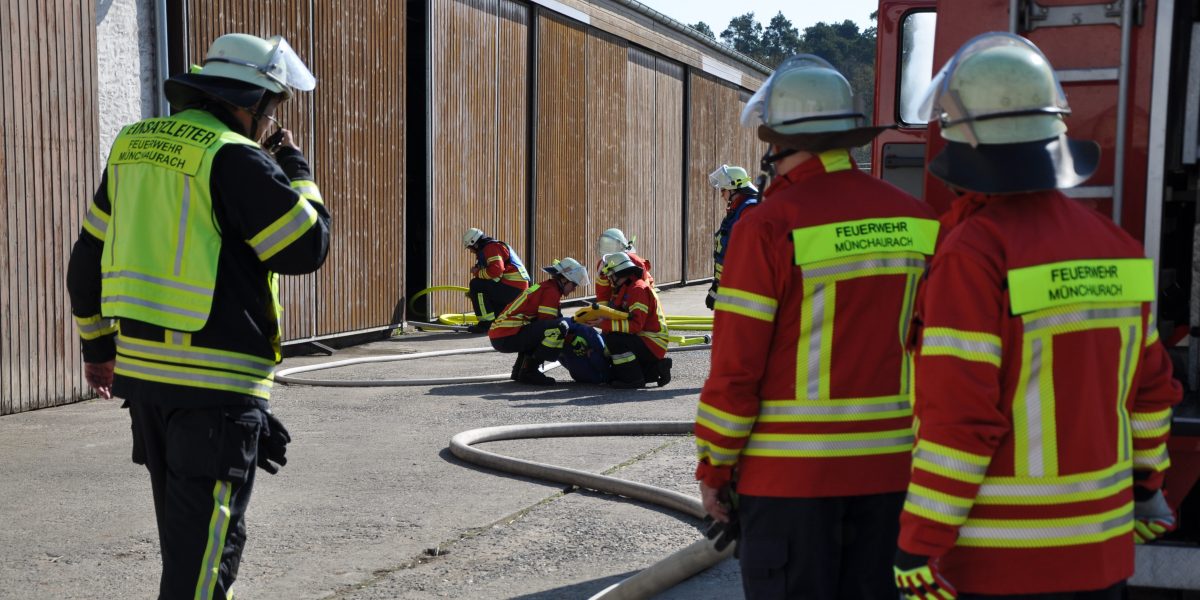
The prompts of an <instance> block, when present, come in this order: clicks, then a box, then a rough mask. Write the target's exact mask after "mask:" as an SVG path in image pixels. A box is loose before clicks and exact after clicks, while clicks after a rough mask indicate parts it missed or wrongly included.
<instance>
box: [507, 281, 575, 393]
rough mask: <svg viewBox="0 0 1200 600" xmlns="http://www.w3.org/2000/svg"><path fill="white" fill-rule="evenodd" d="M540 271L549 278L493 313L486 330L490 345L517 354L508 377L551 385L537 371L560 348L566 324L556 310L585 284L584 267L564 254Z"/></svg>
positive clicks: (559, 350)
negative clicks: (498, 311) (493, 317)
mask: <svg viewBox="0 0 1200 600" xmlns="http://www.w3.org/2000/svg"><path fill="white" fill-rule="evenodd" d="M542 270H543V271H545V272H546V273H549V274H550V279H547V280H546V281H543V282H542V283H539V284H537V285H533V286H530V287H529V288H528V289H526V290H525V291H523V292H521V294H520V295H519V296H517V299H516V300H513V301H512V302H511V303H510V304H509V305H508V306H506V307H504V310H503V311H501V312H500V314H499V315H497V316H496V321H495V322H494V323H493V324H492V327H491V329H489V330H488V338H489V339H490V340H491V342H492V347H493V348H495V349H496V350H497V351H499V352H505V353H513V352H515V353H516V354H517V361H516V362H515V363H514V364H513V370H512V379H513V380H514V381H518V382H521V383H529V384H533V385H553V384H554V378H553V377H549V376H547V375H546V374H545V373H542V372H541V371H540V370H539V367H541V365H542V362H544V361H548V360H554V359H555V358H557V357H558V355H559V353H560V352H562V349H563V341H564V340H566V337H567V331H568V329H569V326H568V324H567V321H566V320H565V319H563V317H562V312H561V311H560V310H559V303H560V302H561V301H562V297H563V296H566V295H569V294H570V293H571V292H574V291H575V289H576V288H579V287H586V286H587V285H588V283H589V280H588V273H587V269H586V268H584V266H583V265H581V264H579V261H577V260H575V259H573V258H571V257H567V258H564V259H562V260H556V261H554V264H552V265H550V266H548V267H542Z"/></svg>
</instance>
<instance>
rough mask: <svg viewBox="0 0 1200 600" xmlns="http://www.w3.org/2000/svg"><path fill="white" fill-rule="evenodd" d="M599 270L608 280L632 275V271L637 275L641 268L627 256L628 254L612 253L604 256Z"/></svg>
mask: <svg viewBox="0 0 1200 600" xmlns="http://www.w3.org/2000/svg"><path fill="white" fill-rule="evenodd" d="M600 268H601V269H602V270H603V271H604V274H605V275H607V276H608V277H609V278H610V279H611V278H613V277H622V276H624V275H628V274H632V273H633V272H634V271H636V272H637V273H639V274H640V273H641V272H642V268H641V267H639V266H638V264H637V263H635V262H633V258H631V257H630V256H629V253H628V252H614V253H612V254H606V255H604V258H603V265H602V266H601V267H600Z"/></svg>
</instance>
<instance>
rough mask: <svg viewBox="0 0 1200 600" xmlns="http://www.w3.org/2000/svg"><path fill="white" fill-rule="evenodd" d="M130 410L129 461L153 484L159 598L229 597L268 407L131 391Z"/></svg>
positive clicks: (242, 543)
mask: <svg viewBox="0 0 1200 600" xmlns="http://www.w3.org/2000/svg"><path fill="white" fill-rule="evenodd" d="M129 416H130V418H131V420H132V427H133V462H135V463H138V464H142V465H145V466H146V469H147V470H148V471H150V487H151V489H152V490H153V492H154V514H155V517H156V519H157V521H158V542H159V548H160V550H161V552H162V567H163V568H162V579H161V580H160V582H159V589H158V597H159V600H176V599H178V598H189V599H190V598H201V599H205V600H208V599H210V598H211V599H221V600H223V599H227V598H229V597H231V596H230V588H231V587H232V586H233V582H234V580H235V579H237V571H238V564H239V563H240V562H241V558H242V548H243V547H244V546H245V543H246V523H245V520H244V516H245V514H246V506H247V505H248V504H249V503H250V492H251V490H252V489H253V488H254V475H255V463H256V461H257V457H258V436H259V433H260V432H261V431H262V430H263V427H264V424H265V423H266V415H264V414H263V412H262V410H260V409H259V408H257V407H254V406H229V407H212V408H174V409H170V408H163V407H162V406H161V405H160V404H159V403H157V402H154V401H152V400H138V399H132V398H131V399H129Z"/></svg>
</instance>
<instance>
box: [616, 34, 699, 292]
mask: <svg viewBox="0 0 1200 600" xmlns="http://www.w3.org/2000/svg"><path fill="white" fill-rule="evenodd" d="M626 64H627V66H626V69H627V72H626V76H625V82H626V88H627V90H628V91H627V93H628V95H629V102H628V109H627V112H626V114H625V131H624V132H623V133H624V136H625V138H626V140H627V141H626V146H627V150H626V153H625V173H626V174H627V180H626V183H625V190H624V194H623V196H622V200H623V201H624V202H623V203H624V211H625V218H624V220H623V221H622V224H621V225H611V226H610V227H620V228H621V230H622V231H624V232H625V235H626V236H629V237H634V238H635V240H634V244H635V246H636V247H637V251H638V254H640V255H641V256H642V257H643V258H645V259H647V260H649V261H650V266H651V271H652V272H653V273H654V276H655V278H660V277H661V275H660V271H659V270H660V269H661V268H662V267H663V259H662V258H660V257H659V256H658V254H657V252H656V250H657V248H656V245H657V242H658V241H660V240H661V237H662V236H661V235H659V232H657V231H656V230H655V228H654V225H655V223H654V221H655V219H654V211H655V206H654V203H655V201H656V199H657V195H656V193H655V190H654V183H655V179H656V173H657V172H658V171H660V170H662V169H661V168H660V167H661V166H662V165H661V164H659V163H658V162H657V161H658V157H657V156H656V155H655V151H656V150H657V148H656V147H655V146H656V134H655V131H654V127H655V125H656V124H657V123H656V121H655V113H656V106H655V100H656V98H655V93H654V90H655V84H656V81H655V71H654V55H653V54H650V53H648V52H646V51H644V50H642V49H640V48H629V51H628V52H627V56H626ZM679 201H680V199H679V198H678V197H677V198H675V203H676V204H678V203H679ZM600 231H603V229H601V230H600ZM596 233H597V234H599V232H596ZM659 281H661V279H659Z"/></svg>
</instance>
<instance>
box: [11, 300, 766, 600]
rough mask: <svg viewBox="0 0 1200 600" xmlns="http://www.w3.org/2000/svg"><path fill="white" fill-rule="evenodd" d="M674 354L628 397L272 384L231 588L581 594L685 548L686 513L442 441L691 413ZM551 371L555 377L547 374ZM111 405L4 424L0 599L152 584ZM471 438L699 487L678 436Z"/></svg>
mask: <svg viewBox="0 0 1200 600" xmlns="http://www.w3.org/2000/svg"><path fill="white" fill-rule="evenodd" d="M705 291H706V286H694V287H686V288H678V289H672V290H666V291H663V292H662V293H661V297H662V300H663V303H664V306H665V307H666V311H667V312H668V313H670V314H681V315H705V314H709V313H708V311H707V310H706V309H705V308H704V305H703V297H704V293H705ZM487 345H488V344H487V340H486V338H485V337H484V336H480V335H469V334H459V333H407V334H405V335H400V336H396V337H392V338H390V339H388V340H385V341H376V342H372V343H368V344H364V345H360V346H354V347H351V348H346V349H342V350H339V351H338V352H337V354H336V355H335V356H333V357H321V356H305V357H296V358H290V359H287V360H285V361H284V365H283V366H284V367H289V366H298V365H302V364H310V363H315V362H325V361H329V360H334V359H344V358H351V357H357V356H379V355H392V354H403V353H414V352H422V351H429V350H443V349H451V348H475V347H484V346H487ZM673 358H674V362H675V366H674V379H673V381H672V382H671V383H670V384H669V385H668V386H666V387H663V388H657V387H649V388H646V389H642V390H629V391H622V390H613V389H611V388H608V387H606V386H595V385H581V384H575V383H563V384H560V385H557V386H554V387H550V388H536V387H529V386H524V385H519V384H515V383H510V382H504V383H485V384H452V385H441V386H429V387H367V388H340V387H338V388H335V387H309V386H289V385H277V386H276V390H275V392H274V394H273V398H272V401H271V404H272V406H273V410H274V412H275V413H276V414H277V415H278V416H279V417H280V418H281V419H282V420H283V422H284V423H285V424H286V425H287V426H288V428H289V430H290V431H291V434H292V437H293V442H292V444H291V445H290V446H289V448H288V458H289V462H288V465H287V466H286V467H284V468H283V470H282V471H281V472H280V474H279V475H276V476H270V475H267V474H265V473H263V472H261V471H260V473H259V477H258V481H257V482H256V489H255V492H254V496H253V499H252V501H251V504H250V509H249V512H248V517H247V528H248V538H249V541H248V543H247V547H246V550H245V553H244V555H243V560H242V565H241V570H240V574H239V579H238V583H237V585H236V586H235V591H236V593H237V596H238V598H239V599H250V600H262V599H339V600H342V599H344V600H350V599H353V600H377V599H378V600H382V599H391V598H442V597H444V598H539V599H542V598H545V599H549V598H587V597H589V596H591V595H592V594H594V593H596V592H598V591H599V590H601V589H604V588H605V587H607V586H609V585H611V584H612V583H615V582H617V581H619V580H621V579H623V578H625V577H627V576H629V575H631V574H633V573H635V572H637V571H638V570H640V569H643V568H645V567H647V566H649V565H650V564H652V563H654V562H656V561H658V560H659V559H661V558H663V557H665V556H667V555H668V554H670V553H671V552H673V551H675V550H677V549H679V548H682V547H684V546H686V545H687V544H688V543H690V542H692V541H694V540H696V539H698V537H699V535H700V534H699V529H698V527H699V522H698V521H697V520H696V519H694V518H691V517H687V516H682V515H679V514H675V513H671V512H668V511H665V510H664V509H659V508H657V507H653V506H649V505H645V504H642V503H639V502H635V501H631V500H628V499H624V498H620V497H616V496H611V495H606V494H599V493H595V492H589V491H581V490H577V489H564V486H562V485H557V484H550V483H546V482H541V481H535V480H531V479H526V478H521V477H515V476H508V475H503V474H498V473H496V472H493V471H488V470H484V469H481V468H477V467H474V466H472V465H469V464H466V463H463V462H462V461H460V460H458V459H457V458H455V457H453V456H452V455H451V454H450V452H449V450H448V444H449V441H450V438H451V437H452V436H454V435H455V434H456V433H459V432H461V431H465V430H468V429H474V428H477V427H487V426H493V425H509V424H522V423H554V422H595V421H628V420H633V421H636V420H646V421H654V420H690V419H692V418H693V416H694V414H695V409H696V402H697V398H698V395H699V391H700V387H701V386H702V385H703V382H704V378H705V377H706V375H707V372H708V367H709V353H708V352H707V351H697V352H683V353H679V354H676V355H673ZM511 365H512V361H511V357H510V356H502V355H499V354H474V355H464V356H451V357H439V358H432V359H424V360H420V361H404V362H394V363H378V364H370V365H360V366H353V367H346V368H341V369H338V370H331V371H320V372H317V373H312V374H311V376H314V377H322V378H326V377H328V378H345V379H399V378H405V377H414V378H426V377H451V376H462V375H478V374H495V373H500V374H507V373H508V372H509V369H510V368H511ZM550 374H551V375H555V376H557V377H558V378H559V379H560V381H562V379H564V378H565V372H563V371H562V370H561V369H559V370H555V371H551V372H550ZM300 376H301V377H303V376H304V375H300ZM119 406H120V404H119V402H117V401H103V400H93V401H87V402H81V403H77V404H73V405H70V406H64V407H58V408H52V409H45V410H39V411H34V412H30V413H22V414H17V415H11V416H6V417H4V418H0V481H3V482H4V483H3V485H2V486H0V507H2V508H0V517H2V522H3V526H2V527H0V599H7V598H22V599H41V598H46V599H56V600H70V599H93V598H108V597H126V598H152V597H154V596H155V594H156V591H157V581H158V575H159V557H158V541H157V532H156V530H155V525H154V515H153V506H152V504H151V499H150V486H149V476H148V475H147V473H146V471H145V469H144V468H142V467H140V466H138V465H135V464H133V463H131V462H130V460H129V455H130V447H131V441H130V433H129V418H128V416H127V412H126V411H124V410H121V409H120V408H119ZM483 447H485V448H486V449H488V450H492V451H495V452H499V453H501V454H505V455H509V456H515V457H520V458H527V459H533V460H538V461H542V462H549V463H553V464H558V465H563V466H569V467H574V468H578V469H584V470H589V471H593V472H597V473H606V474H610V475H614V476H617V477H623V478H628V479H631V480H635V481H640V482H645V483H650V484H653V485H658V486H661V487H665V488H668V489H673V490H678V491H682V492H685V493H688V494H690V495H693V496H695V495H697V489H696V484H695V482H694V481H693V479H692V469H693V468H694V458H693V446H692V440H691V438H690V437H689V436H648V437H611V438H607V437H606V438H559V439H539V440H521V441H511V442H497V443H489V444H486V445H484V446H483ZM738 578H739V572H738V569H737V565H736V563H735V562H734V561H726V562H724V563H722V564H721V565H719V566H717V567H716V568H714V569H711V570H709V571H708V572H706V573H704V574H702V575H700V576H697V577H695V578H693V579H691V580H689V581H687V582H685V583H684V584H682V585H680V586H678V587H676V588H675V589H673V590H671V591H669V592H667V593H666V594H663V595H661V596H660V597H662V598H669V599H683V598H688V599H704V598H714V599H715V598H740V597H741V596H742V594H741V589H740V583H739V579H738Z"/></svg>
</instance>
